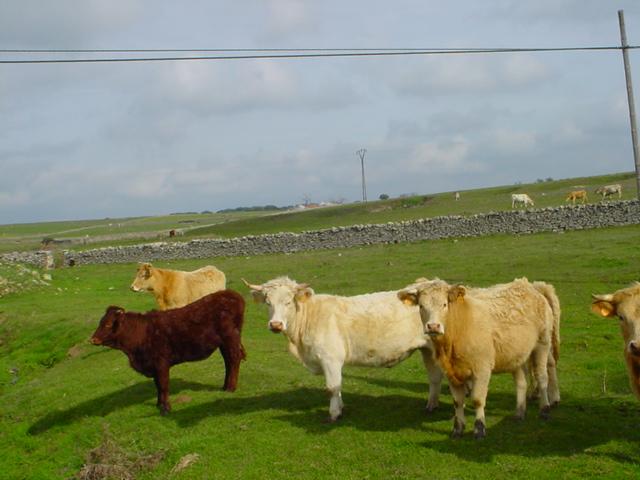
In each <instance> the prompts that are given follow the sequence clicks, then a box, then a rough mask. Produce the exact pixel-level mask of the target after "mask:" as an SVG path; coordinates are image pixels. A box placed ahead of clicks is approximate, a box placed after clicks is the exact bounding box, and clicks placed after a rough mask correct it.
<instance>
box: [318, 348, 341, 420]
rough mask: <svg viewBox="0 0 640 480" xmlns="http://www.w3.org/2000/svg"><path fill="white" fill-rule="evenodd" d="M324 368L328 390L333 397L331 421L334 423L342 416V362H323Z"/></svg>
mask: <svg viewBox="0 0 640 480" xmlns="http://www.w3.org/2000/svg"><path fill="white" fill-rule="evenodd" d="M322 370H323V371H324V378H325V382H326V385H327V391H328V392H329V396H330V397H331V399H330V400H329V418H328V419H327V420H328V421H329V422H331V423H333V422H335V421H336V420H338V419H339V418H340V417H341V416H342V407H343V406H344V404H343V403H342V392H341V388H342V363H341V362H338V361H333V362H332V361H329V362H326V363H323V365H322Z"/></svg>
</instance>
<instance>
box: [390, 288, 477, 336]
mask: <svg viewBox="0 0 640 480" xmlns="http://www.w3.org/2000/svg"><path fill="white" fill-rule="evenodd" d="M465 294H466V290H465V288H464V287H463V286H462V285H449V284H448V283H446V282H443V281H442V280H439V279H435V280H425V279H424V278H419V279H418V280H416V281H415V283H413V284H411V285H409V286H407V287H405V288H403V289H402V290H400V291H399V292H398V298H399V299H400V300H401V301H402V302H404V303H405V304H407V305H418V306H419V307H420V318H421V319H422V324H423V326H424V333H426V334H428V335H432V336H438V335H444V333H445V329H446V324H447V317H448V316H449V310H450V308H451V307H452V305H454V304H457V303H459V302H464V296H465Z"/></svg>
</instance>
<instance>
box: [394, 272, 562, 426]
mask: <svg viewBox="0 0 640 480" xmlns="http://www.w3.org/2000/svg"><path fill="white" fill-rule="evenodd" d="M421 280H422V281H418V282H416V283H414V284H413V285H410V286H408V287H406V288H405V289H403V290H401V291H400V292H398V298H399V299H400V300H402V301H403V302H405V303H408V304H410V305H419V306H420V315H421V317H422V323H423V325H424V329H425V333H427V334H428V335H429V336H430V337H431V340H432V342H433V344H434V346H435V350H436V360H437V361H438V363H439V364H440V366H441V367H442V368H443V370H444V371H445V373H446V374H447V377H448V378H449V388H450V389H451V393H452V395H453V397H454V406H455V418H454V423H453V432H452V436H453V437H459V436H461V435H462V433H463V431H464V423H465V421H464V400H465V385H467V384H472V385H473V387H472V389H471V400H472V402H473V404H474V406H475V409H476V421H475V425H474V433H475V436H476V438H482V437H484V436H485V435H486V427H485V415H484V406H485V403H486V398H487V391H488V387H489V380H490V378H491V373H492V372H493V373H501V372H509V373H511V374H512V375H513V378H514V380H515V382H516V387H517V409H516V417H517V418H524V414H525V409H526V390H527V381H526V371H527V363H528V362H529V361H532V362H533V365H534V368H535V372H534V373H535V377H536V381H537V388H538V391H539V394H540V415H541V416H542V417H543V418H546V417H547V416H548V414H549V409H550V401H549V400H550V398H551V401H552V402H553V403H554V404H555V403H557V401H559V399H560V395H559V391H558V385H557V376H556V374H555V361H556V360H557V358H558V344H559V327H560V324H559V322H560V309H559V302H558V301H557V297H556V296H555V292H554V291H553V287H552V286H551V285H548V284H546V283H543V282H535V283H534V284H531V283H529V281H528V280H527V279H525V278H521V279H517V280H514V281H513V282H511V283H507V284H502V285H495V286H493V287H490V288H473V289H467V288H466V287H464V286H462V285H456V286H452V285H449V284H447V283H446V282H444V281H442V280H438V279H435V280H431V281H424V279H421ZM551 359H553V360H551ZM548 371H549V373H550V374H549V373H548Z"/></svg>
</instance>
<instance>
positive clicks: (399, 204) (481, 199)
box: [189, 173, 636, 237]
mask: <svg viewBox="0 0 640 480" xmlns="http://www.w3.org/2000/svg"><path fill="white" fill-rule="evenodd" d="M614 182H615V183H620V184H621V185H622V188H623V198H624V199H631V198H636V185H635V174H633V173H619V174H613V175H605V176H598V177H587V178H571V179H566V180H555V181H550V182H542V183H533V184H528V185H508V186H503V187H494V188H483V189H477V190H468V191H462V192H460V200H458V201H455V200H454V198H453V192H444V193H437V194H428V195H418V196H415V197H409V198H395V199H389V200H380V201H374V202H368V203H366V204H362V203H360V204H350V205H342V206H337V207H328V208H321V209H313V210H306V211H301V212H294V213H283V214H277V215H273V216H269V217H262V218H255V219H247V220H237V221H234V222H228V223H225V224H220V225H213V226H207V227H202V228H196V229H193V230H192V231H190V232H189V235H190V236H205V235H208V236H211V235H215V236H221V237H237V236H241V235H256V234H263V233H276V232H282V231H288V232H301V231H304V230H318V229H323V228H331V227H335V226H346V225H355V224H369V223H386V222H397V221H402V220H415V219H418V218H427V217H436V216H440V215H465V216H468V215H473V214H477V213H485V212H490V211H503V210H511V194H512V193H525V192H526V193H528V194H529V195H530V196H531V197H532V198H533V199H534V201H535V207H536V208H543V207H552V206H558V205H566V203H565V198H566V196H567V193H568V192H569V191H571V190H576V189H577V188H576V186H578V187H579V188H585V189H586V190H587V191H588V195H589V203H595V202H597V201H599V198H598V197H596V195H595V193H593V191H594V190H595V189H596V188H597V187H599V186H601V185H604V184H609V183H614ZM616 199H617V197H616Z"/></svg>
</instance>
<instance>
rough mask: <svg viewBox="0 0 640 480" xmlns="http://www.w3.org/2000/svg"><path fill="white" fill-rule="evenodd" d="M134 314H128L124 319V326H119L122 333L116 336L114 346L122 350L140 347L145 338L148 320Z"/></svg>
mask: <svg viewBox="0 0 640 480" xmlns="http://www.w3.org/2000/svg"><path fill="white" fill-rule="evenodd" d="M134 315H135V314H133V315H132V314H128V315H127V319H126V327H125V326H121V327H120V328H122V329H123V331H124V335H120V336H119V337H118V341H117V344H116V345H115V347H116V348H118V349H120V350H124V351H129V352H130V351H132V350H135V349H137V348H138V347H140V346H141V345H142V344H143V343H144V341H145V338H146V330H147V327H148V325H149V320H147V319H144V318H142V317H138V316H137V315H135V316H134Z"/></svg>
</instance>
